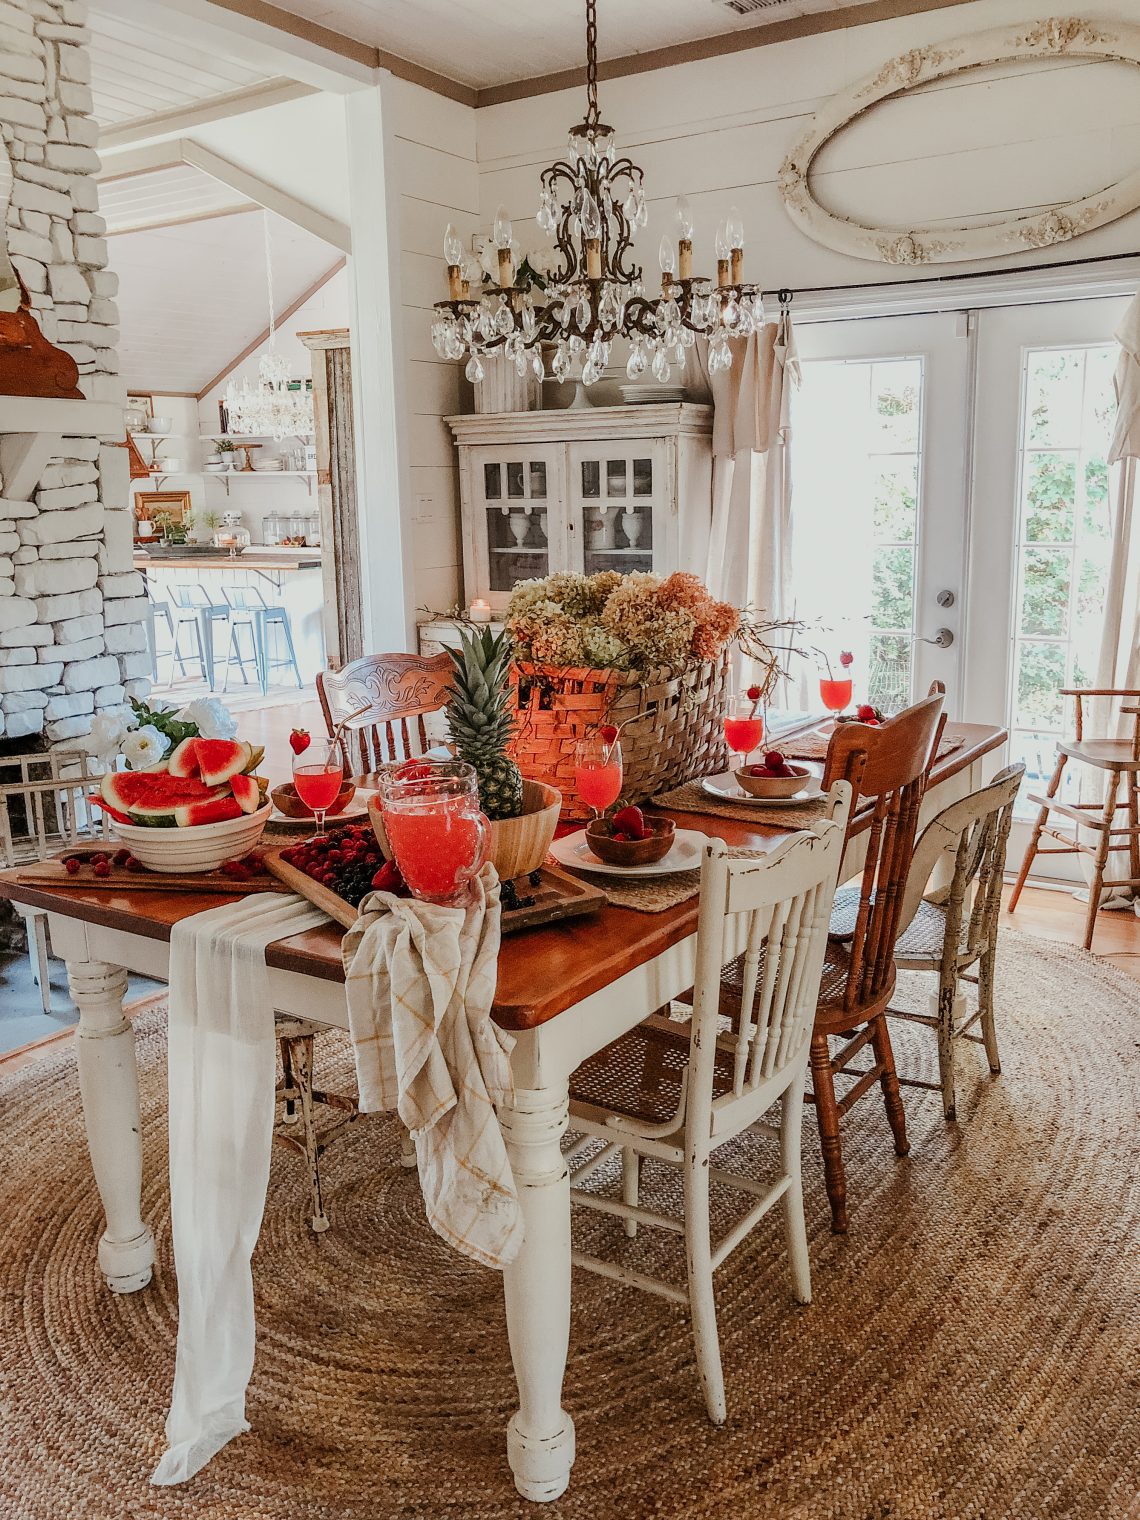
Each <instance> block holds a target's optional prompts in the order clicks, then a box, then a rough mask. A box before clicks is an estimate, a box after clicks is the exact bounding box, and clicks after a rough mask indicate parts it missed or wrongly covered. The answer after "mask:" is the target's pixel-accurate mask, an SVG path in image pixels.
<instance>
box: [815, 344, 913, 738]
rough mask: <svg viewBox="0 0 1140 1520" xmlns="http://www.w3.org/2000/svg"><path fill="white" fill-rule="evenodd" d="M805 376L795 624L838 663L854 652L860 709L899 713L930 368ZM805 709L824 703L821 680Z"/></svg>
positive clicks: (821, 369) (908, 659)
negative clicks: (863, 703)
mask: <svg viewBox="0 0 1140 1520" xmlns="http://www.w3.org/2000/svg"><path fill="white" fill-rule="evenodd" d="M803 371H804V378H803V385H802V386H801V387H800V389H799V390H798V391H797V392H794V393H793V429H794V432H795V437H796V483H795V524H796V531H795V539H794V566H793V585H794V589H795V597H796V612H797V616H799V617H801V618H803V619H804V621H805V622H807V623H808V624H809V625H810V627H811V629H812V636H811V637H810V638H809V640H808V642H810V643H813V644H819V645H820V646H821V647H823V648H824V649H825V650H826V653H827V657H828V658H829V659H830V660H831V661H832V662H833V663H834V661H835V658H836V656H837V655H838V653H839V650H840V649H850V650H851V651H852V652H853V653H854V655H855V660H856V664H855V687H856V699H857V700H869V701H871V702H874V703H875V705H876V706H878V707H881V708H882V709H883V710H884V711H885V712H897V711H898V710H899V709H900V708H902V707H905V706H906V705H907V704H908V703H909V702H910V700H911V697H912V691H911V687H912V684H913V667H914V619H915V576H916V570H917V564H918V553H919V542H920V537H921V531H922V528H921V500H920V481H921V478H922V468H921V466H922V394H923V382H924V373H923V361H922V359H920V358H898V359H893V358H892V359H878V360H870V359H857V360H840V359H835V360H832V359H821V360H814V361H808V362H806V363H805V364H804V366H803ZM820 664H821V670H823V673H826V671H825V670H824V669H823V661H822V660H821V662H820ZM801 700H802V701H803V702H804V703H806V704H810V705H811V706H813V707H818V706H819V691H818V688H815V687H814V682H808V683H807V686H806V687H805V689H804V691H803V692H802V694H801Z"/></svg>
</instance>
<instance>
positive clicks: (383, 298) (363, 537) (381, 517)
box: [344, 73, 416, 650]
mask: <svg viewBox="0 0 1140 1520" xmlns="http://www.w3.org/2000/svg"><path fill="white" fill-rule="evenodd" d="M390 80H391V75H389V74H386V73H381V74H380V75H379V83H378V84H377V85H376V86H374V87H373V88H371V89H365V90H357V91H356V92H355V93H353V94H351V95H348V96H346V97H345V103H344V109H345V125H346V130H347V139H348V169H349V185H350V192H351V210H352V256H351V258H350V259H349V274H350V286H351V292H352V311H351V318H350V328H351V336H352V391H353V410H354V414H355V422H356V450H357V502H358V506H359V512H360V579H361V594H362V597H363V603H364V606H363V614H364V616H363V624H364V639H365V647H366V649H371V650H383V649H414V648H415V645H414V644H413V642H412V640H413V639H414V637H415V621H416V619H415V597H414V591H413V585H412V516H411V494H410V485H409V479H410V478H409V474H408V461H407V436H408V413H407V403H406V400H405V397H406V395H407V385H406V383H405V379H406V367H405V363H404V335H403V309H402V306H401V302H400V247H399V218H400V178H399V172H398V168H397V164H396V142H395V137H394V133H393V130H392V123H391V120H390V112H389V111H386V109H385V106H386V89H387V85H388V84H389V83H390Z"/></svg>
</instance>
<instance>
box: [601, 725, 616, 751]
mask: <svg viewBox="0 0 1140 1520" xmlns="http://www.w3.org/2000/svg"><path fill="white" fill-rule="evenodd" d="M600 732H601V735H602V743H603V744H604V745H605V746H606V748H607V749H609V747H610V745H611V744H615V743H616V742H617V736H618V731H617V725H616V724H614V723H603V724H602V727H601V730H600Z"/></svg>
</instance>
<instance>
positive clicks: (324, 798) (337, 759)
mask: <svg viewBox="0 0 1140 1520" xmlns="http://www.w3.org/2000/svg"><path fill="white" fill-rule="evenodd" d="M343 781H344V752H343V751H342V749H341V747H340V740H339V739H338V738H332V739H318V740H315V741H314V742H313V743H312V744H310V745H308V746H307V747H306V748H305V749H303V750H302V751H301V752H300V754H296V755H294V756H293V785H294V786H295V787H296V789H297V796H298V797H300V799H301V801H302V802H303V803H304V804H305V806H306V807H308V808H312V810H313V817H314V819H315V820H316V825H317V832H316V833H315V834H314V835H313V838H314V839H323V838H324V837H325V811H326V809H328V808H329V807H330V806H331V805H332V803H333V802H335V801H336V796H337V793H338V792H339V791H340V788H341V783H342V782H343Z"/></svg>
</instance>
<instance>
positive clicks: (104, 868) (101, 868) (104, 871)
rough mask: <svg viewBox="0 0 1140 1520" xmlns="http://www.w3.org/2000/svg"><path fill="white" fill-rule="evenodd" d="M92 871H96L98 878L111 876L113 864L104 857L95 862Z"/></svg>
mask: <svg viewBox="0 0 1140 1520" xmlns="http://www.w3.org/2000/svg"><path fill="white" fill-rule="evenodd" d="M92 869H93V870H94V872H95V875H96V876H110V874H111V862H110V861H109V860H108V859H107V857H106V856H105V855H104V856H102V857H101V858H100V859H99V860H97V861H96V862H95V864H94V866H93V867H92Z"/></svg>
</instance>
